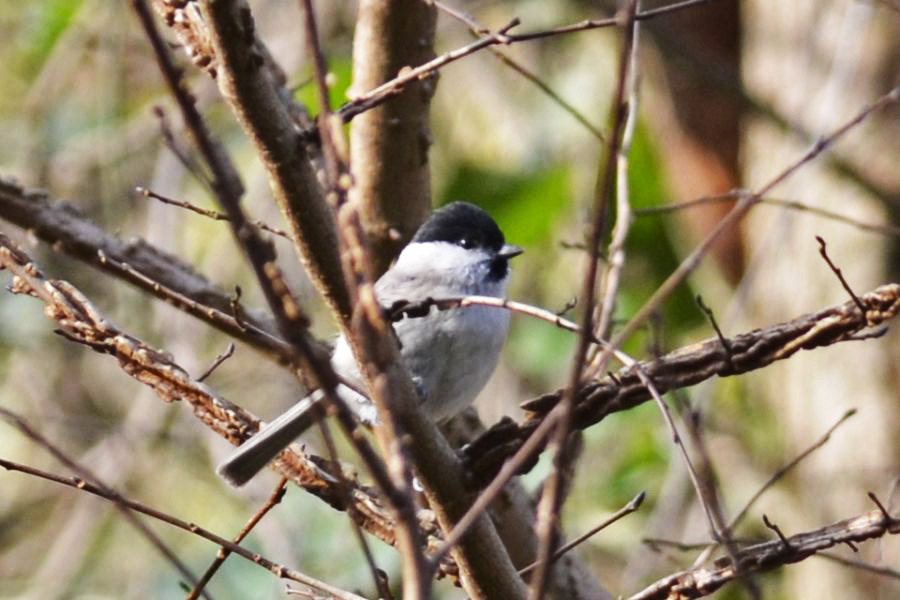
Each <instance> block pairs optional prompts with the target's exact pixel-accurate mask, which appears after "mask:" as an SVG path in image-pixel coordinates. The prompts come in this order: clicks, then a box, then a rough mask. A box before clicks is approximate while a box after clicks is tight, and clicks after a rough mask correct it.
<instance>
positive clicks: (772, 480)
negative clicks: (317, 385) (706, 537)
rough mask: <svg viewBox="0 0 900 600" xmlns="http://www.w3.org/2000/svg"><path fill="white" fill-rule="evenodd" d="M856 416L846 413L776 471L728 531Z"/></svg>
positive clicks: (745, 505)
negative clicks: (779, 481)
mask: <svg viewBox="0 0 900 600" xmlns="http://www.w3.org/2000/svg"><path fill="white" fill-rule="evenodd" d="M855 414H856V409H855V408H851V409H850V410H848V411H847V412H845V413H844V414H843V416H841V418H840V419H838V420H837V422H836V423H835V424H834V425H832V426H831V427H829V428H828V431H826V432H825V433H824V434H823V435H822V437H820V438H819V439H818V440H817V441H816V442H815V443H814V444H813V445H811V446H810V447H808V448H807V449H806V450H804V451H803V452H801V453H800V454H798V455H797V456H796V457H795V458H794V459H793V460H792V461H790V462H789V463H787V464H786V465H784V466H783V467H781V468H780V469H778V470H777V471H775V472H774V473H773V474H772V476H771V477H769V480H768V481H766V482H765V483H764V484H763V485H762V487H760V488H759V489H758V490H757V491H756V493H755V494H753V496H751V497H750V499H749V500H747V503H746V504H744V507H743V508H742V509H741V510H740V511H738V513H737V514H736V515H735V516H734V518H733V519H731V522H730V523H729V524H728V530H729V531H734V529H735V528H736V527H737V526H738V524H739V523H740V522H741V520H742V519H743V518H744V517H745V516H746V515H747V512H748V511H749V510H750V508H751V507H752V506H753V505H754V504H755V503H756V501H757V500H759V498H760V497H761V496H762V495H763V494H764V493H765V492H766V490H768V489H769V488H770V487H772V486H773V485H774V484H775V483H776V482H777V481H778V480H779V479H781V478H782V477H784V476H785V474H787V472H788V471H790V470H791V469H793V468H794V467H796V466H797V465H798V464H800V462H801V461H803V460H804V459H806V457H807V456H809V455H810V454H812V453H813V452H815V451H816V450H818V449H819V448H821V447H822V446H824V445H825V444H826V443H828V440H829V439H831V434H832V433H834V431H835V430H836V429H837V428H838V427H840V426H841V425H842V424H843V423H844V421H846V420H847V419H849V418H850V417H852V416H853V415H855Z"/></svg>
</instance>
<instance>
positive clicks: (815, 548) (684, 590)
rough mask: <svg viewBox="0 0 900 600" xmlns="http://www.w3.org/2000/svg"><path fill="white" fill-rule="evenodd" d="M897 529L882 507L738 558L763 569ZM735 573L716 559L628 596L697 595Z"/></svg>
mask: <svg viewBox="0 0 900 600" xmlns="http://www.w3.org/2000/svg"><path fill="white" fill-rule="evenodd" d="M897 533H900V519H896V518H888V517H886V516H885V515H884V513H883V512H882V511H880V510H873V511H869V512H868V513H864V514H862V515H859V516H857V517H854V518H851V519H847V520H844V521H840V522H838V523H834V524H832V525H829V526H827V527H822V528H820V529H815V530H813V531H808V532H805V533H798V534H797V535H793V536H791V537H789V538H784V540H781V539H778V540H774V541H771V542H765V543H762V544H757V545H754V546H750V547H747V548H742V549H740V550H739V551H738V553H737V560H738V561H739V563H740V564H741V566H742V569H741V572H743V573H746V574H754V573H761V572H764V571H769V570H771V569H774V568H777V567H780V566H783V565H786V564H790V563H795V562H799V561H801V560H804V559H805V558H807V557H809V556H812V555H815V554H817V553H819V552H821V551H822V550H826V549H828V548H831V547H833V546H836V545H838V544H846V543H847V542H851V543H858V542H862V541H865V540H869V539H874V538H880V537H883V536H885V535H888V534H897ZM735 575H736V569H735V567H734V564H733V563H732V562H731V561H730V560H726V561H723V562H716V563H715V564H714V565H712V566H709V567H697V568H694V569H690V570H688V571H681V572H678V573H673V574H672V575H669V576H667V577H665V578H664V579H661V580H659V581H658V582H656V583H654V584H653V585H651V586H649V587H648V588H646V589H644V590H643V591H641V592H639V593H637V594H635V595H633V596H631V597H630V598H629V600H663V599H666V598H698V597H701V596H706V595H708V594H711V593H713V592H714V591H716V590H717V589H719V588H720V587H722V586H723V585H725V584H726V583H728V582H730V581H732V580H734V578H735Z"/></svg>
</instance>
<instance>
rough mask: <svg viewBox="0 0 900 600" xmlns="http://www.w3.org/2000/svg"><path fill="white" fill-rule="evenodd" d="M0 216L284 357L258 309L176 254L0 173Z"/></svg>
mask: <svg viewBox="0 0 900 600" xmlns="http://www.w3.org/2000/svg"><path fill="white" fill-rule="evenodd" d="M0 218H3V219H5V220H7V221H9V222H10V223H13V224H15V225H17V226H18V227H21V228H23V229H25V230H27V231H28V232H30V233H32V234H33V235H35V236H36V237H37V238H38V239H41V240H43V241H44V242H46V243H47V244H48V245H49V246H50V247H51V248H53V249H54V250H55V251H57V252H62V253H64V254H66V255H67V256H71V257H72V258H75V259H77V260H80V261H82V262H84V263H86V264H88V265H90V266H92V267H94V268H96V269H99V270H101V271H104V272H106V273H109V274H111V275H113V276H115V277H117V278H119V279H121V280H123V281H125V282H127V283H130V284H132V285H134V286H135V287H137V288H139V289H142V290H144V291H146V292H148V293H150V294H151V295H153V296H155V297H157V298H160V299H162V300H165V301H166V302H169V303H170V304H172V305H174V306H175V307H177V308H179V309H180V310H183V311H185V312H186V313H188V314H190V315H192V316H194V317H196V318H198V319H200V320H202V321H204V322H206V323H209V324H210V325H212V326H213V327H215V328H216V329H219V330H221V331H223V332H225V333H227V334H228V335H230V336H232V337H234V338H236V339H239V340H241V341H243V342H244V343H246V344H249V345H251V346H252V347H254V348H256V349H257V350H260V351H261V352H264V353H266V354H269V355H271V356H274V357H275V358H277V359H278V360H279V361H280V362H287V361H288V359H289V356H290V347H289V346H288V345H287V344H285V343H284V342H283V341H282V340H281V339H279V337H278V336H277V334H276V333H275V328H274V327H273V325H272V322H271V317H268V316H266V315H265V314H264V313H263V312H262V311H260V310H258V309H250V308H244V307H239V319H237V318H235V316H234V312H235V311H234V304H233V298H232V297H231V296H230V295H229V294H228V293H227V292H225V291H224V290H222V289H221V288H219V287H217V286H215V285H213V284H211V283H210V282H209V281H207V280H206V279H205V278H204V277H203V275H201V274H199V273H197V272H195V271H194V270H193V268H192V267H191V266H190V265H188V264H186V263H185V262H184V261H182V260H181V259H180V258H178V257H176V256H173V255H171V254H167V253H165V252H163V251H162V250H160V249H158V248H156V247H155V246H152V245H150V244H148V243H147V242H145V241H144V240H142V239H140V238H132V239H130V240H128V241H123V240H122V239H120V238H118V237H116V236H114V235H112V234H109V233H107V232H106V231H104V230H103V229H102V228H101V227H99V226H98V225H97V224H96V223H93V222H92V221H90V220H89V219H88V218H87V217H85V216H84V215H82V214H81V213H79V212H78V210H77V209H76V208H75V207H74V206H72V205H70V204H66V203H65V202H62V201H51V200H50V199H49V198H48V196H47V194H46V193H44V192H42V191H38V190H33V189H27V188H25V187H23V186H21V185H19V184H17V183H16V182H15V181H13V180H11V179H3V178H0Z"/></svg>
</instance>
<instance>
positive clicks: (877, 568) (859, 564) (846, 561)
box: [816, 552, 900, 579]
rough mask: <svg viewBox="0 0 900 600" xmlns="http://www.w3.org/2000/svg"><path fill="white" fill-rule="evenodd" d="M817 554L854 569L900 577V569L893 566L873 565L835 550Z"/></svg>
mask: <svg viewBox="0 0 900 600" xmlns="http://www.w3.org/2000/svg"><path fill="white" fill-rule="evenodd" d="M816 556H818V557H821V558H826V559H828V560H830V561H834V562H836V563H839V564H842V565H845V566H847V567H852V568H854V569H859V570H861V571H868V572H869V573H875V574H876V575H883V576H884V577H891V578H893V579H900V570H898V569H892V568H891V567H883V566H881V565H873V564H871V563H867V562H863V561H861V560H853V559H850V558H845V557H843V556H840V555H839V554H835V553H833V552H819V553H817V554H816Z"/></svg>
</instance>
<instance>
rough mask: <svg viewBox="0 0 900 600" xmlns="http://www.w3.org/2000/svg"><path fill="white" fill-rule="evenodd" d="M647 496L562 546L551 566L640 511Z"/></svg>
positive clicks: (525, 570) (527, 569) (642, 494)
mask: <svg viewBox="0 0 900 600" xmlns="http://www.w3.org/2000/svg"><path fill="white" fill-rule="evenodd" d="M645 496H646V493H645V492H643V491H642V492H640V493H638V495H637V496H635V497H634V498H632V499H631V501H630V502H629V503H628V504H626V505H625V506H623V507H622V508H620V509H619V510H617V511H616V512H614V513H613V514H612V515H610V516H609V517H608V518H607V519H605V520H604V521H603V522H602V523H600V524H599V525H597V526H596V527H594V528H593V529H591V530H589V531H587V532H585V533H583V534H581V535H580V536H578V537H577V538H575V539H574V540H572V541H571V542H569V543H568V544H565V545H564V546H562V547H561V548H560V549H559V550H557V551H556V552H555V553H554V554H553V557H552V558H551V559H550V563H551V564H552V563H555V562H556V561H557V560H559V559H560V558H561V557H562V556H563V555H564V554H565V553H566V552H568V551H570V550H571V549H572V548H575V547H576V546H578V545H579V544H582V543H583V542H586V541H587V540H588V539H590V538H591V537H593V536H594V535H596V534H597V533H599V532H601V531H603V530H604V529H606V528H607V527H609V526H610V525H612V524H613V523H615V522H616V521H618V520H619V519H621V518H622V517H625V516H627V515H630V514H631V513H633V512H635V511H636V510H638V509H639V508H640V507H641V504H643V502H644V497H645ZM536 566H537V562H533V563H531V564H530V565H528V566H527V567H524V568H522V569H519V575H523V576H524V575H527V574H528V573H530V572H531V571H532V570H533V569H534V568H535V567H536Z"/></svg>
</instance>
